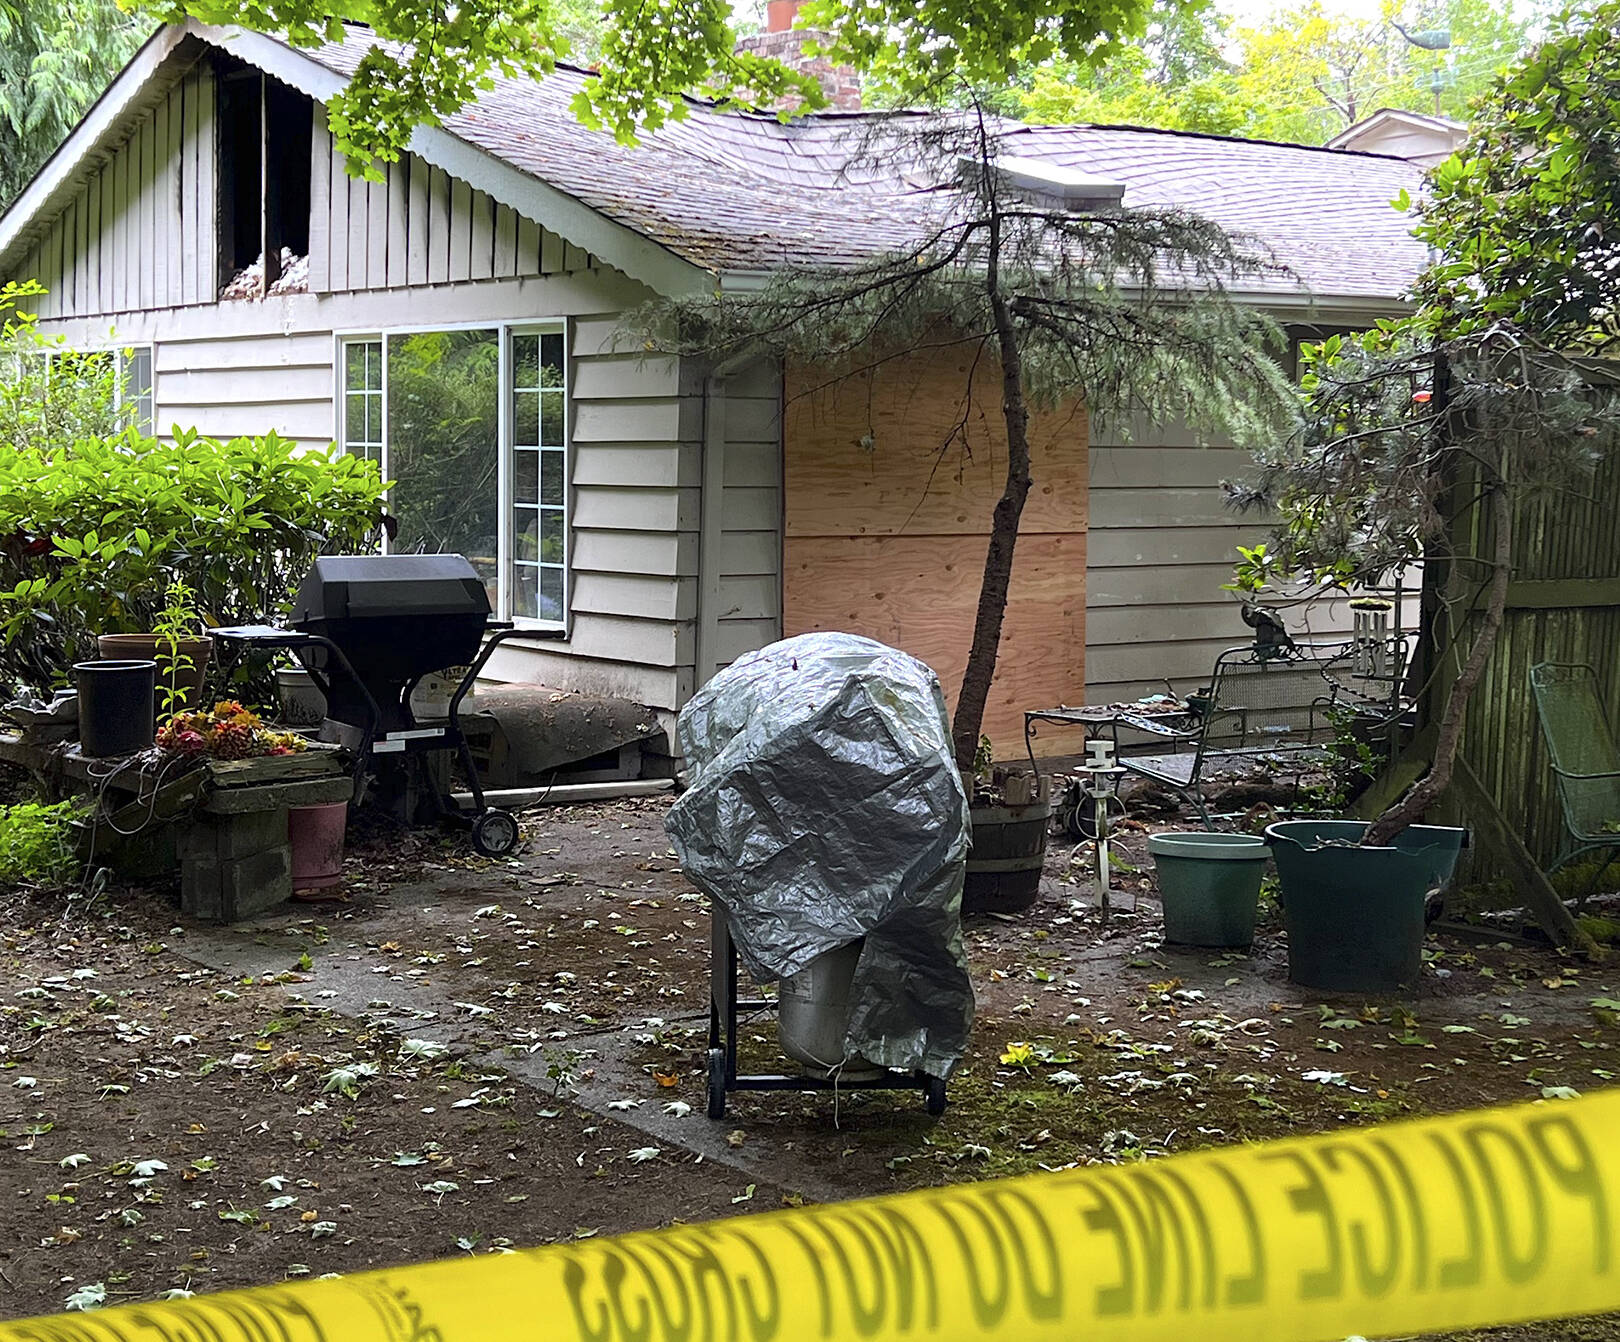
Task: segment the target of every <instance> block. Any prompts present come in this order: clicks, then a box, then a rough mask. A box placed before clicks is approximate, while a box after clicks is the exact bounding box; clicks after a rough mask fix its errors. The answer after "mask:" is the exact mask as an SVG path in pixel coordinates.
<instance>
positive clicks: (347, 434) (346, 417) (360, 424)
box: [343, 396, 370, 456]
mask: <svg viewBox="0 0 1620 1342" xmlns="http://www.w3.org/2000/svg"><path fill="white" fill-rule="evenodd" d="M343 403H344V408H343V445H344V447H346V448H348V449H349V450H350V451H351V452H353V453H354V454H355V455H356V456H359V455H360V453H359V451H358V449H359V448H360V447H362V446H363V445H364V444H365V443H366V441H367V440H368V439H369V438H370V435H369V434H368V433H367V432H366V398H365V397H364V396H345V397H344V398H343Z"/></svg>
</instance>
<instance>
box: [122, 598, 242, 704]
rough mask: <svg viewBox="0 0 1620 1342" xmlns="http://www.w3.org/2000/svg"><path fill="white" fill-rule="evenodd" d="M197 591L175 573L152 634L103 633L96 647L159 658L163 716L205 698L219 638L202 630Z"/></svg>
mask: <svg viewBox="0 0 1620 1342" xmlns="http://www.w3.org/2000/svg"><path fill="white" fill-rule="evenodd" d="M201 627H202V621H201V619H200V617H199V616H198V614H197V607H196V598H195V594H194V593H193V592H192V590H191V586H190V584H188V583H187V582H186V580H185V579H184V578H181V577H174V578H171V579H170V581H169V584H168V586H167V587H166V588H165V589H164V592H163V606H162V607H161V608H160V609H159V610H158V613H157V619H156V620H155V621H153V624H152V632H151V633H149V634H100V635H98V636H97V638H96V650H97V651H98V652H99V653H100V654H101V656H102V657H103V658H104V659H107V660H122V661H132V660H138V661H152V662H156V663H157V711H158V714H159V715H160V716H162V717H169V716H171V715H172V714H175V713H181V712H184V711H185V710H186V709H188V708H190V707H192V706H193V705H194V704H195V703H197V701H198V700H199V699H201V698H202V692H203V683H204V681H205V680H206V678H207V676H208V663H209V659H210V658H211V657H212V655H213V651H214V640H213V639H211V638H209V637H207V636H206V635H205V634H202V633H200V632H199V631H200V630H201Z"/></svg>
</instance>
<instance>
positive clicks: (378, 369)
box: [366, 340, 383, 392]
mask: <svg viewBox="0 0 1620 1342" xmlns="http://www.w3.org/2000/svg"><path fill="white" fill-rule="evenodd" d="M382 389H383V358H382V341H380V340H369V341H367V342H366V390H367V391H375V392H381V391H382Z"/></svg>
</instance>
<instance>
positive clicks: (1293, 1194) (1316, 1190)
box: [1259, 1151, 1344, 1300]
mask: <svg viewBox="0 0 1620 1342" xmlns="http://www.w3.org/2000/svg"><path fill="white" fill-rule="evenodd" d="M1259 1155H1260V1158H1261V1159H1262V1160H1267V1161H1284V1160H1286V1161H1290V1162H1291V1163H1292V1164H1293V1165H1294V1166H1295V1167H1296V1168H1297V1169H1298V1170H1299V1173H1300V1177H1301V1178H1302V1179H1303V1180H1304V1182H1303V1183H1300V1184H1295V1185H1294V1186H1293V1187H1291V1188H1289V1189H1288V1190H1286V1191H1287V1194H1288V1205H1289V1207H1291V1208H1292V1209H1293V1211H1294V1212H1295V1213H1296V1214H1297V1215H1300V1216H1317V1217H1320V1218H1321V1221H1322V1233H1323V1235H1324V1236H1325V1238H1326V1248H1327V1264H1326V1266H1324V1267H1320V1268H1312V1269H1311V1270H1310V1271H1308V1272H1301V1273H1300V1274H1299V1296H1300V1299H1301V1300H1326V1299H1331V1298H1332V1297H1333V1296H1336V1295H1338V1294H1339V1292H1340V1291H1341V1290H1342V1289H1343V1287H1344V1246H1343V1245H1342V1244H1341V1243H1340V1239H1339V1220H1338V1215H1337V1213H1336V1211H1335V1209H1334V1206H1333V1200H1332V1199H1331V1198H1329V1197H1328V1192H1327V1185H1326V1184H1324V1183H1323V1182H1322V1176H1321V1175H1320V1174H1318V1173H1317V1172H1316V1170H1315V1169H1314V1168H1313V1167H1312V1165H1311V1162H1310V1160H1309V1159H1307V1157H1306V1156H1305V1154H1304V1152H1301V1151H1261V1152H1260V1153H1259Z"/></svg>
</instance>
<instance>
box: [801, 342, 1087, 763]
mask: <svg viewBox="0 0 1620 1342" xmlns="http://www.w3.org/2000/svg"><path fill="white" fill-rule="evenodd" d="M973 363H974V360H973V357H972V353H971V351H968V350H949V351H946V352H945V353H943V354H941V353H938V352H932V353H930V354H928V355H913V356H911V357H908V358H906V359H897V360H893V361H890V362H888V363H885V364H883V365H882V366H880V367H879V368H878V369H877V370H876V371H875V372H872V371H865V372H857V373H852V374H851V375H849V376H848V377H847V378H843V379H840V380H838V381H836V382H832V383H830V384H829V383H827V379H826V376H825V374H823V373H819V372H817V371H816V370H814V369H805V368H792V367H790V368H789V369H788V370H787V378H786V391H787V403H786V406H785V410H784V425H783V459H784V491H783V493H784V514H785V516H784V522H785V528H784V537H785V538H784V561H785V562H784V568H783V632H784V633H785V634H789V635H791V634H801V633H807V632H810V631H812V630H834V629H836V630H842V631H845V632H849V633H856V634H865V635H867V636H868V637H871V638H875V639H879V640H881V641H882V642H884V643H888V644H891V645H893V646H895V647H898V648H903V649H904V650H905V651H907V652H909V653H911V654H912V655H913V656H916V657H919V658H921V659H922V660H923V661H925V662H927V663H928V664H929V665H930V666H932V667H933V668H934V670H935V671H936V672H937V673H938V674H939V677H940V680H941V682H942V683H943V684H944V687H945V693H946V697H947V699H948V700H950V701H951V702H952V704H953V705H954V702H955V698H956V692H957V690H958V688H959V687H960V684H961V679H962V671H963V668H964V666H965V665H966V661H967V647H968V642H969V640H970V639H971V637H972V632H973V620H974V614H975V611H976V608H977V604H978V596H979V584H980V579H981V577H982V575H983V567H984V556H985V550H986V547H987V546H988V543H989V534H990V518H991V512H992V510H993V509H994V507H995V503H996V500H997V499H998V498H999V497H1000V496H1001V491H1002V488H1003V486H1004V485H1005V482H1006V472H1007V449H1006V432H1005V429H1004V427H1003V424H1002V419H1001V388H1000V372H999V367H998V366H997V365H996V363H995V361H994V360H993V358H989V357H986V358H982V359H980V360H979V361H978V366H977V368H976V369H974V370H973V371H972V373H971V377H972V382H971V393H970V392H969V378H970V368H972V367H973ZM823 384H826V385H823ZM1087 434H1088V425H1087V420H1086V414H1085V411H1084V409H1083V408H1082V407H1080V406H1077V405H1076V406H1067V407H1063V408H1060V409H1059V410H1057V411H1053V412H1046V413H1041V414H1038V415H1036V416H1034V418H1033V419H1032V422H1031V428H1030V450H1031V459H1032V474H1033V477H1034V485H1033V488H1032V489H1031V491H1030V495H1029V500H1028V502H1027V503H1026V505H1025V508H1024V516H1023V524H1022V526H1021V528H1020V535H1019V542H1018V549H1017V552H1016V557H1015V559H1014V565H1013V581H1012V593H1011V597H1010V599H1009V601H1008V606H1007V616H1006V621H1005V624H1004V626H1003V631H1002V640H1001V653H1000V658H999V661H998V665H997V671H996V678H995V682H994V684H993V685H992V687H991V693H990V703H989V706H988V709H987V711H986V714H985V730H986V732H988V733H989V735H990V737H991V740H992V741H993V742H994V744H995V747H996V755H997V758H1010V757H1012V756H1015V755H1017V754H1019V753H1021V752H1022V750H1023V711H1024V710H1025V709H1026V708H1033V707H1041V706H1046V705H1050V704H1054V703H1059V702H1065V703H1080V702H1083V700H1084V697H1085V643H1086V638H1085V618H1086V617H1085V612H1086V516H1087V476H1088V471H1087V463H1086V453H1087ZM1048 744H1050V745H1054V746H1055V745H1056V743H1055V742H1049V743H1048Z"/></svg>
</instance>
